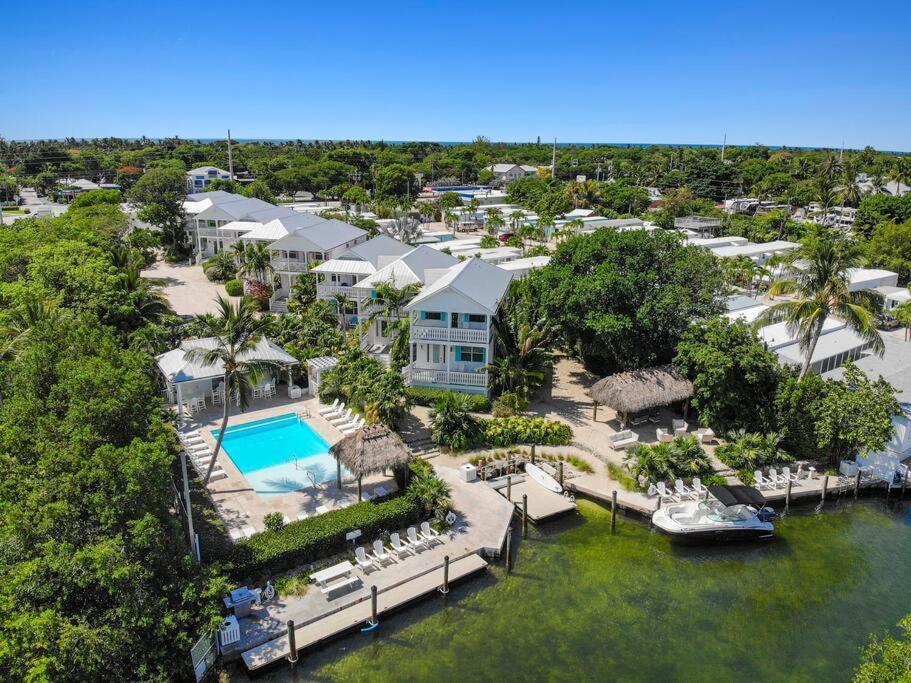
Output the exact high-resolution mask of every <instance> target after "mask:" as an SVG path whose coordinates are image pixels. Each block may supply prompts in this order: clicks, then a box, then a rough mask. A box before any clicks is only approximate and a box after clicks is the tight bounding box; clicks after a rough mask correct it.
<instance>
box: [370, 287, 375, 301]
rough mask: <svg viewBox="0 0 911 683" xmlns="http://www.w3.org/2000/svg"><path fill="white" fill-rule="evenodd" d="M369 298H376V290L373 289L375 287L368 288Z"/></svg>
mask: <svg viewBox="0 0 911 683" xmlns="http://www.w3.org/2000/svg"><path fill="white" fill-rule="evenodd" d="M370 298H371V299H375V298H376V290H375V289H371V290H370Z"/></svg>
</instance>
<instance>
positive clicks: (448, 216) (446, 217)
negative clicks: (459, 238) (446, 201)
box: [443, 209, 459, 235]
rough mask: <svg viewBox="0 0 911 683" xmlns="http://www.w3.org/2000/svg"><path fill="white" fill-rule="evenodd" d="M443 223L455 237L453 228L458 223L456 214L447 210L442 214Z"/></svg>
mask: <svg viewBox="0 0 911 683" xmlns="http://www.w3.org/2000/svg"><path fill="white" fill-rule="evenodd" d="M443 222H444V223H445V224H446V226H447V227H448V228H449V229H450V230H452V234H453V235H455V226H456V225H457V224H458V222H459V216H458V214H456V213H455V212H454V211H452V210H451V209H447V210H446V211H445V212H443Z"/></svg>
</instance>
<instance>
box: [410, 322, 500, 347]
mask: <svg viewBox="0 0 911 683" xmlns="http://www.w3.org/2000/svg"><path fill="white" fill-rule="evenodd" d="M489 340H490V337H489V335H488V330H472V329H468V328H463V327H430V326H429V325H412V326H411V341H413V342H422V341H429V342H434V341H439V342H460V343H463V344H487V342H488V341H489Z"/></svg>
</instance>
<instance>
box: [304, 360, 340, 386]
mask: <svg viewBox="0 0 911 683" xmlns="http://www.w3.org/2000/svg"><path fill="white" fill-rule="evenodd" d="M336 365H338V358H336V357H335V356H319V357H318V358H311V359H310V360H308V361H307V380H308V387H307V392H308V393H309V394H310V395H311V396H317V395H318V392H319V383H320V379H321V378H322V375H323V373H324V372H326V371H327V370H331V369H332V368H334V367H335V366H336Z"/></svg>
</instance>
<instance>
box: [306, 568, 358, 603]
mask: <svg viewBox="0 0 911 683" xmlns="http://www.w3.org/2000/svg"><path fill="white" fill-rule="evenodd" d="M352 571H354V565H353V564H351V563H350V562H349V561H348V560H345V561H344V562H339V563H338V564H335V565H332V566H331V567H327V568H326V569H321V570H320V571H318V572H314V573H313V574H311V575H310V580H311V581H313V583H315V584H317V585H318V586H319V587H320V590H321V591H322V592H323V593H324V594H326V595H328V594H329V593H331V592H332V591H334V590H337V589H339V588H345V587H348V586H353V585H355V584H357V583H360V579H359V578H358V577H357V576H351V572H352Z"/></svg>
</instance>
